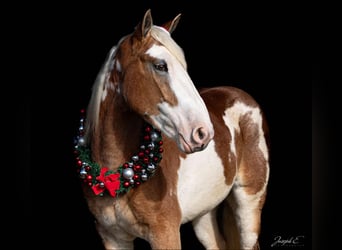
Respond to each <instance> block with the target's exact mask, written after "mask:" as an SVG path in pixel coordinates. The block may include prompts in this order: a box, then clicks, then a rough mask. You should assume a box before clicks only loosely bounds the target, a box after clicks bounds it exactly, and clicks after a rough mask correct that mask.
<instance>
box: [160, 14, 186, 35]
mask: <svg viewBox="0 0 342 250" xmlns="http://www.w3.org/2000/svg"><path fill="white" fill-rule="evenodd" d="M181 15H182V14H178V15H177V16H176V17H175V18H174V19H173V20H171V21H169V22H167V23H165V24H163V25H162V27H163V28H165V29H166V30H167V31H169V33H170V34H171V33H172V32H173V31H174V30H175V29H176V27H177V25H178V23H179V19H180V17H181Z"/></svg>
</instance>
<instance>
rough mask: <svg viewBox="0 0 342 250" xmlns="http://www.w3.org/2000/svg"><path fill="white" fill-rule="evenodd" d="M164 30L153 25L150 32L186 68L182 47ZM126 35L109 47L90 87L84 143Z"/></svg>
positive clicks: (86, 140)
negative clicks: (118, 49)
mask: <svg viewBox="0 0 342 250" xmlns="http://www.w3.org/2000/svg"><path fill="white" fill-rule="evenodd" d="M165 31H166V30H165V29H164V28H162V27H159V26H156V25H153V26H152V28H151V33H150V34H151V36H152V37H153V38H154V39H156V40H157V41H158V42H160V43H161V44H162V45H163V46H165V48H167V49H168V50H169V51H170V53H171V54H173V55H174V56H175V57H176V58H177V60H178V61H179V62H180V63H181V65H182V66H183V67H184V68H185V69H186V68H187V64H186V61H185V56H184V53H183V49H182V48H181V47H180V46H179V45H178V44H177V43H176V42H175V41H174V40H173V39H171V35H170V33H169V32H167V31H166V32H165ZM126 37H127V36H125V37H123V38H121V40H120V41H119V43H118V44H117V45H115V46H113V47H112V48H111V49H110V51H109V53H108V54H107V58H106V60H105V62H104V63H103V65H102V67H101V69H100V71H99V73H98V74H97V76H96V79H95V82H94V84H93V87H92V94H91V97H90V101H89V104H88V108H87V119H86V123H85V124H86V130H85V131H86V132H85V135H84V139H85V142H86V143H88V141H89V140H88V139H89V138H90V136H91V134H92V133H94V132H95V131H96V128H97V124H98V119H99V113H100V104H101V99H102V96H103V92H104V91H105V90H106V85H107V83H108V82H109V77H110V72H111V71H112V70H113V68H114V63H115V55H116V51H117V48H118V47H119V45H120V43H121V42H122V41H123V40H124V39H125V38H126Z"/></svg>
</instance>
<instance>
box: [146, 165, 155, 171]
mask: <svg viewBox="0 0 342 250" xmlns="http://www.w3.org/2000/svg"><path fill="white" fill-rule="evenodd" d="M155 169H156V167H155V166H154V164H152V163H150V164H148V166H147V170H148V171H149V172H153V171H154V170H155Z"/></svg>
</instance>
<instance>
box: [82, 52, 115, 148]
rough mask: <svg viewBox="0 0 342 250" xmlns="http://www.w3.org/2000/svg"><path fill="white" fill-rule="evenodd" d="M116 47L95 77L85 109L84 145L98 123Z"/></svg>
mask: <svg viewBox="0 0 342 250" xmlns="http://www.w3.org/2000/svg"><path fill="white" fill-rule="evenodd" d="M116 49H117V46H113V47H112V48H111V49H110V51H109V53H108V55H107V58H106V60H105V62H104V63H103V65H102V67H101V69H100V71H99V73H98V74H97V76H96V79H95V82H94V84H93V87H92V93H91V97H90V101H89V104H88V108H87V119H86V130H85V131H86V134H85V136H84V138H85V141H86V143H87V142H88V138H89V136H90V135H91V134H92V132H94V131H95V129H96V127H97V123H98V118H99V113H100V104H101V98H102V96H103V92H104V91H105V88H106V83H108V81H109V77H110V72H111V71H112V70H113V67H114V57H115V55H116Z"/></svg>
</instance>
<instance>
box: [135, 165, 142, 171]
mask: <svg viewBox="0 0 342 250" xmlns="http://www.w3.org/2000/svg"><path fill="white" fill-rule="evenodd" d="M133 169H134V171H137V172H139V171H140V170H141V169H142V167H141V166H140V165H134V166H133Z"/></svg>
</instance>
